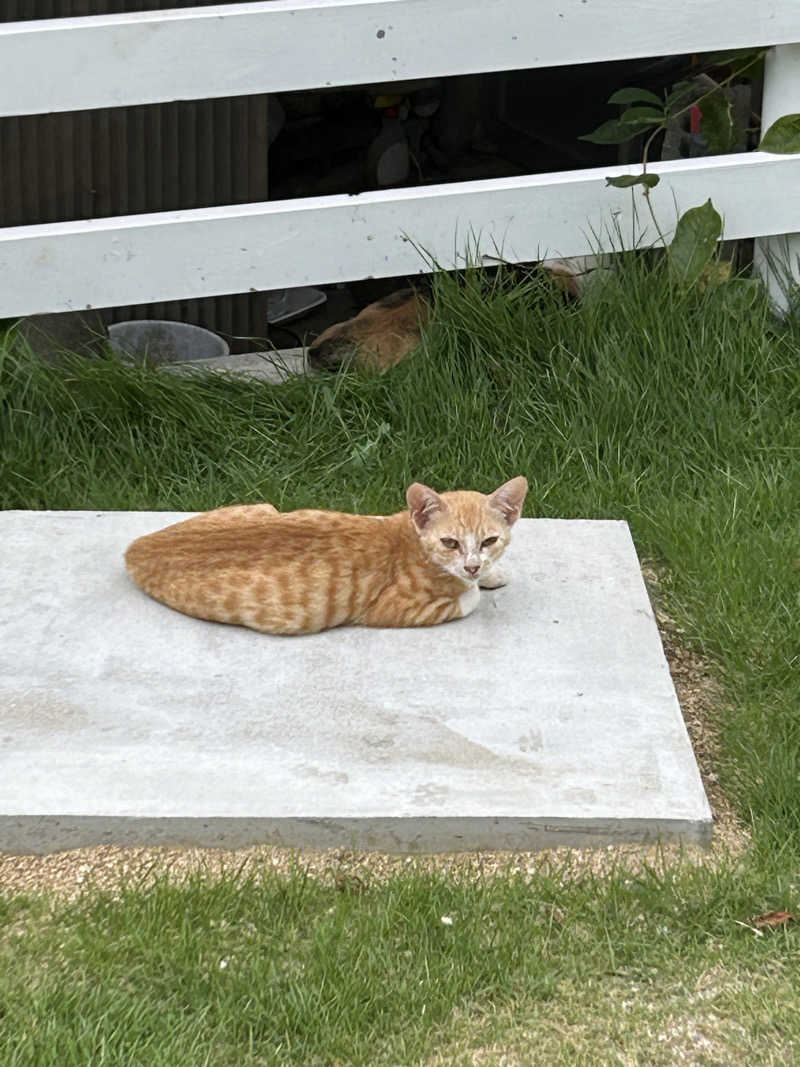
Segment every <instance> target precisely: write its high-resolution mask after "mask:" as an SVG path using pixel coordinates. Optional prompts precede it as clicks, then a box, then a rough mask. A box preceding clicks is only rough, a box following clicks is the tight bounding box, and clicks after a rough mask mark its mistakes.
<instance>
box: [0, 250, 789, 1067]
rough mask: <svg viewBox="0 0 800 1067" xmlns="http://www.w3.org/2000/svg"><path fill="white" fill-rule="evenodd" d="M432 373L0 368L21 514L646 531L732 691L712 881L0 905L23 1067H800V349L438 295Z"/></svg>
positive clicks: (636, 285)
mask: <svg viewBox="0 0 800 1067" xmlns="http://www.w3.org/2000/svg"><path fill="white" fill-rule="evenodd" d="M435 303H436V311H435V315H434V319H433V322H432V325H431V326H430V328H429V329H428V331H427V333H426V336H425V338H424V341H423V344H422V345H421V347H420V349H419V350H418V352H417V353H416V354H415V356H414V357H413V358H412V359H410V360H408V361H407V362H406V363H404V364H402V365H400V366H398V367H397V368H396V369H394V370H393V371H392V372H390V373H389V374H387V375H385V376H383V377H380V378H369V377H364V376H360V375H358V374H356V373H349V372H343V373H340V374H338V375H331V376H326V377H319V378H313V379H308V380H297V381H294V382H290V383H288V384H287V385H284V386H281V387H272V386H264V385H258V384H252V383H245V382H235V381H226V380H220V379H214V378H208V377H202V378H192V379H177V378H175V377H173V376H171V375H168V374H164V373H157V372H155V371H150V370H146V369H136V368H129V367H124V366H121V365H119V364H117V363H116V362H114V361H112V360H108V361H97V362H80V361H75V362H72V363H70V364H69V365H68V366H65V367H63V368H60V369H52V368H48V367H45V366H43V365H40V364H36V363H34V362H33V361H31V360H30V359H28V358H26V357H25V356H24V355H20V354H18V353H15V352H14V351H13V350H12V346H11V343H10V341H9V340H8V339H7V340H6V341H5V342H4V347H3V348H2V350H1V351H0V361H1V363H2V365H1V366H0V404H1V405H2V407H1V408H0V446H1V448H0V505H1V506H2V507H3V508H92V509H95V508H98V509H100V508H120V509H136V508H140V509H170V510H198V509H204V508H209V507H213V506H217V505H221V504H228V503H237V502H248V501H256V500H270V501H272V502H274V503H275V504H277V505H278V507H280V508H282V509H288V508H293V507H301V506H315V507H331V508H340V509H347V510H362V511H370V512H375V511H390V510H395V509H399V508H401V507H402V506H403V501H404V492H405V488H406V486H407V485H408V484H409V483H410V482H411V481H415V480H420V481H424V482H427V483H429V484H432V485H434V486H435V487H437V488H439V489H446V488H457V487H462V488H476V489H481V490H489V489H492V488H494V487H496V486H497V485H498V484H499V483H500V482H501V481H503V480H505V479H506V478H510V477H511V476H513V475H516V474H525V475H526V476H527V478H528V480H529V482H530V486H531V489H530V492H529V495H528V500H527V503H526V511H525V514H526V515H528V516H553V517H583V518H595V517H596V518H601V517H602V518H620V519H626V520H627V521H628V522H629V523H630V526H631V530H632V533H633V536H634V540H635V542H636V545H637V548H638V551H639V554H640V556H642V557H645V556H646V557H648V558H650V559H653V560H655V561H656V562H657V564H658V565H659V567H660V568H661V569H662V571H663V574H664V575H665V577H664V580H663V583H662V595H663V598H664V607H665V609H666V610H667V611H668V612H669V614H670V615H671V616H672V617H673V618H674V619H675V620H676V624H677V626H678V627H679V629H680V630H681V631H682V634H681V640H682V641H683V642H684V643H685V646H686V647H687V648H690V649H694V650H696V651H698V652H699V653H700V654H702V656H703V657H705V658H706V660H707V661H708V662H709V663H710V664H712V670H713V671H714V673H715V675H716V677H717V680H718V683H719V699H718V701H717V702H716V705H715V707H714V708H712V709H711V711H710V713H709V714H710V720H711V721H710V727H711V728H712V730H717V731H718V733H719V746H718V747H719V751H718V753H717V756H716V766H715V773H716V774H717V775H718V777H719V780H720V784H721V787H722V788H723V789H724V791H725V793H726V794H727V796H728V797H729V798H730V800H731V801H732V803H733V804H734V806H735V808H736V810H737V811H738V814H739V817H740V819H741V820H742V822H743V824H744V825H745V827H746V828H747V830H748V832H749V838H750V844H749V846H748V847H747V849H746V850H745V852H744V853H740V854H737V855H728V854H725V852H724V850H719V849H718V850H717V851H716V852H715V853H714V857H713V862H706V863H698V862H697V861H696V860H695V859H694V858H692V857H685V858H683V859H680V858H675V857H674V856H669V857H662V858H661V859H660V860H659V859H656V860H654V861H653V862H652V863H649V864H645V865H644V866H642V865H641V864H640V865H639V866H638V867H637V869H636V870H635V871H632V870H629V869H627V868H626V867H625V866H624V864H620V865H619V866H618V867H617V868H615V869H612V870H611V872H610V873H608V872H606V873H604V874H598V873H594V872H593V870H592V869H591V867H589V866H585V865H584V866H581V865H577V864H571V863H570V862H569V860H568V859H566V860H563V862H562V860H559V861H558V862H556V863H554V864H553V863H551V864H548V865H545V866H542V867H541V868H539V869H537V868H536V866H535V865H532V866H531V870H529V871H528V870H524V869H523V870H522V871H520V868H519V865H517V866H516V867H515V868H514V869H513V870H509V871H508V872H506V873H503V872H501V873H499V874H498V873H494V872H493V873H492V874H491V875H490V874H489V873H485V872H484V873H482V872H481V871H480V868H479V865H477V866H476V865H473V866H472V867H470V868H469V869H468V870H467V871H462V872H460V873H459V872H453V871H450V872H448V871H439V870H436V869H434V868H431V867H430V866H429V865H425V864H419V865H414V864H412V865H410V866H406V867H403V868H402V869H400V870H398V871H397V872H395V873H393V874H391V875H390V876H389V877H378V876H376V877H375V878H370V877H368V876H367V877H364V878H362V879H358V880H348V879H346V878H345V879H343V880H336V879H333V880H318V879H316V878H315V877H313V876H312V875H310V874H309V873H308V871H307V870H306V869H305V867H304V863H303V856H302V854H299V855H298V856H297V857H296V863H295V865H294V867H293V868H292V870H291V871H290V872H289V873H288V874H286V873H280V874H278V873H275V872H274V871H273V870H272V868H271V867H270V865H269V864H268V863H266V864H265V866H264V869H263V870H258V869H256V870H254V869H252V868H248V870H247V872H246V873H245V872H243V873H239V874H237V873H236V872H235V871H231V872H230V873H228V874H227V875H226V876H224V877H222V878H212V877H210V876H208V877H204V876H202V875H200V874H198V875H197V876H194V877H192V878H190V879H189V880H188V881H184V882H178V881H176V880H175V879H170V878H169V877H167V876H164V877H160V878H157V879H156V880H155V883H153V882H152V881H149V882H147V883H146V884H145V883H143V882H140V881H139V880H137V878H135V877H133V878H131V880H130V881H129V883H127V884H125V885H123V886H122V888H120V889H119V890H115V891H108V890H101V889H92V888H91V884H90V883H91V879H89V888H88V889H87V890H86V891H85V892H84V893H83V894H81V895H80V896H79V897H78V898H77V899H75V900H66V899H64V898H63V897H60V896H58V895H52V894H51V895H48V894H34V895H24V894H20V893H14V892H6V893H5V894H4V895H3V896H2V897H0V1064H2V1065H3V1067H6V1065H8V1067H11V1065H14V1067H16V1065H26V1067H28V1065H30V1067H34V1065H35V1067H49V1065H53V1067H55V1065H58V1067H65V1065H89V1064H91V1065H92V1067H95V1065H101V1064H102V1065H106V1064H114V1065H125V1067H127V1065H131V1064H146V1065H148V1067H151V1065H152V1067H162V1065H163V1067H179V1065H180V1067H182V1065H191V1067H197V1065H205V1064H208V1065H214V1067H217V1065H220V1067H221V1065H226V1067H227V1065H231V1067H233V1065H236V1067H245V1065H247V1067H249V1065H255V1064H273V1063H299V1064H364V1065H367V1064H417V1063H425V1064H451V1063H465V1064H472V1063H475V1064H498V1065H500V1064H516V1063H519V1064H529V1063H531V1064H538V1063H541V1064H547V1065H550V1064H587V1065H589V1064H592V1065H594V1064H605V1063H609V1064H617V1063H618V1064H665V1065H667V1064H675V1063H696V1064H740V1063H741V1064H754V1063H758V1064H773V1063H774V1064H787V1063H794V1062H800V1021H799V1016H800V1013H798V1011H797V1005H798V995H799V994H800V977H798V976H799V975H800V923H792V922H786V923H780V924H779V925H777V926H775V927H765V928H759V927H757V926H756V925H755V924H754V923H753V922H752V920H753V918H754V917H755V916H758V915H761V914H763V913H766V912H771V911H775V910H785V911H788V912H790V913H795V914H796V913H800V670H799V669H798V668H799V667H800V544H799V535H800V462H798V461H799V460H800V319H798V318H797V317H792V316H790V317H789V318H788V319H787V320H784V321H780V322H779V321H777V320H775V319H774V318H773V317H772V315H771V313H770V310H769V307H768V304H767V301H766V298H765V297H764V295H763V293H762V292H761V290H760V289H759V288H758V286H756V285H754V284H752V283H750V282H749V281H747V280H745V279H734V280H733V281H731V282H728V283H726V284H722V285H716V286H710V287H707V288H705V289H702V288H698V287H694V288H692V289H690V290H687V289H686V288H682V287H681V286H679V285H677V284H676V283H675V282H674V281H672V280H671V279H670V277H669V276H668V274H667V272H666V271H665V269H664V265H663V263H660V262H659V261H658V260H655V261H653V260H651V259H650V257H647V256H642V257H634V256H632V257H625V258H624V259H623V261H622V262H621V263H620V266H619V270H618V273H617V274H616V275H615V276H614V277H613V278H610V279H608V280H607V284H605V285H603V286H602V287H601V286H597V287H595V288H594V289H593V290H592V293H591V296H590V298H589V299H587V300H586V301H584V302H582V303H567V302H565V301H564V299H563V297H562V296H561V295H560V293H559V292H558V291H557V290H555V289H554V288H553V287H552V286H551V285H550V283H549V282H548V281H547V280H546V279H544V278H542V277H539V276H537V275H530V276H526V275H522V274H518V273H517V274H513V273H508V274H505V275H502V274H499V275H483V274H480V273H479V272H471V273H469V274H467V275H465V276H463V277H461V278H459V279H455V278H451V277H447V276H442V277H440V278H439V279H438V280H437V282H436V285H435Z"/></svg>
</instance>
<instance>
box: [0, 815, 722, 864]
mask: <svg viewBox="0 0 800 1067" xmlns="http://www.w3.org/2000/svg"><path fill="white" fill-rule="evenodd" d="M711 833H712V823H711V818H710V815H709V818H708V819H697V820H692V819H652V818H651V819H614V818H596V819H585V820H582V821H581V822H580V823H576V822H575V820H574V819H563V818H546V817H544V818H519V817H496V818H495V817H465V818H435V817H423V818H416V819H408V818H375V819H367V818H365V819H336V820H334V819H312V818H308V819H302V818H290V819H270V818H246V819H242V818H214V817H209V818H178V817H176V818H137V817H134V816H95V815H75V816H55V815H0V852H7V853H16V854H39V855H44V854H47V853H51V852H62V851H67V850H69V849H76V848H88V847H92V846H96V845H117V846H123V847H124V846H148V847H158V846H165V847H166V846H169V847H187V848H197V847H200V848H224V849H233V848H244V847H247V846H251V845H274V846H279V847H283V848H300V849H302V848H308V849H327V848H348V849H353V850H355V851H377V852H392V853H402V854H407V853H411V854H413V853H418V854H426V853H438V852H480V851H487V852H505V851H509V852H510V851H514V852H535V851H539V850H541V849H546V848H559V847H562V846H568V847H571V848H592V847H607V846H608V845H613V844H637V845H653V844H657V843H659V842H660V843H661V844H679V843H682V844H686V845H700V846H703V847H708V846H709V845H710V844H711Z"/></svg>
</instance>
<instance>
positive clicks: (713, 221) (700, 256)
mask: <svg viewBox="0 0 800 1067" xmlns="http://www.w3.org/2000/svg"><path fill="white" fill-rule="evenodd" d="M721 233H722V219H721V218H720V216H719V212H718V211H717V210H716V208H715V207H714V205H713V204H712V203H711V201H710V200H706V202H705V204H703V205H702V207H693V208H690V209H689V210H688V211H685V212H684V213H683V215H681V217H680V218H679V219H678V225H677V226H676V228H675V236H674V237H673V239H672V244H671V245H670V246H669V265H670V270H671V272H672V273H673V275H674V276H676V277H677V278H678V279H679V280H680V281H682V282H685V283H686V284H687V285H694V284H695V282H697V280H698V278H699V277H700V275H701V274H702V273H703V269H704V268H705V266H706V264H707V263H708V261H709V260H710V259H711V257H712V256H713V255H714V250H715V249H716V247H717V241H718V240H719V237H720V234H721Z"/></svg>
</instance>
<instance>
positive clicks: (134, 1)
mask: <svg viewBox="0 0 800 1067" xmlns="http://www.w3.org/2000/svg"><path fill="white" fill-rule="evenodd" d="M212 2H214V0H0V22H11V21H18V20H20V19H44V18H59V17H69V16H78V15H103V14H113V13H118V12H123V11H145V10H148V11H149V10H162V9H167V8H180V7H203V6H208V5H209V4H210V3H212ZM33 76H35V74H34V75H33ZM267 102H268V98H267V96H265V95H260V96H240V97H233V98H230V99H221V100H190V101H180V102H178V103H169V104H148V105H145V106H139V107H118V108H108V109H98V110H94V111H75V112H66V113H61V114H53V115H23V116H17V117H13V118H0V226H25V225H31V224H34V223H39V222H66V221H68V220H72V219H91V218H103V217H106V216H109V215H126V214H134V213H139V212H150V211H170V210H174V209H177V208H194V207H210V206H213V205H219V204H234V203H247V202H248V201H262V200H267V199H268V183H267V151H268V143H267ZM266 301H267V298H266V294H265V293H249V294H242V295H237V296H223V297H215V298H212V299H205V300H182V301H171V302H169V303H160V304H148V305H139V306H137V307H134V308H114V309H112V310H111V311H110V312H109V313H108V315H107V317H108V319H109V321H117V322H118V321H120V320H122V319H126V318H166V319H177V320H180V321H182V322H192V323H196V324H197V325H200V326H206V327H207V328H208V329H211V330H215V331H217V332H218V333H221V334H223V335H224V336H225V337H226V339H228V340H229V343H230V344H231V348H232V350H233V351H237V350H246V349H248V348H251V347H252V345H251V344H250V343H248V342H246V341H245V342H237V341H236V338H249V337H262V338H263V337H266V335H267V310H266Z"/></svg>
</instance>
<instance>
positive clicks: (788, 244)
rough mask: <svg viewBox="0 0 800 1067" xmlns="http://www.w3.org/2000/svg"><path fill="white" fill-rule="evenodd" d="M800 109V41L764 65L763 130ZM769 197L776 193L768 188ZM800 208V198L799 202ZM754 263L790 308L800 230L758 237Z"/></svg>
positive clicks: (779, 303)
mask: <svg viewBox="0 0 800 1067" xmlns="http://www.w3.org/2000/svg"><path fill="white" fill-rule="evenodd" d="M798 112H800V44H783V45H777V46H776V47H775V48H771V49H770V50H769V51H768V52H767V55H766V60H765V64H764V97H763V101H762V105H761V130H762V133H766V132H767V130H768V129H769V127H770V126H771V125H772V123H773V122H775V120H776V119H778V118H780V117H781V115H788V114H796V113H798ZM764 195H765V196H771V195H774V194H773V193H772V191H770V190H768V189H765V190H764ZM798 206H799V208H800V201H798ZM753 262H754V265H755V268H756V270H757V271H758V273H759V274H760V275H761V278H762V279H763V281H764V283H765V285H766V286H767V288H768V290H769V293H770V296H771V297H772V301H773V304H774V305H775V307H776V308H777V309H778V310H779V311H787V310H788V308H789V291H790V289H791V288H792V287H793V286H798V285H800V233H786V234H781V235H779V236H777V237H758V238H757V239H756V242H755V251H754V255H753Z"/></svg>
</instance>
